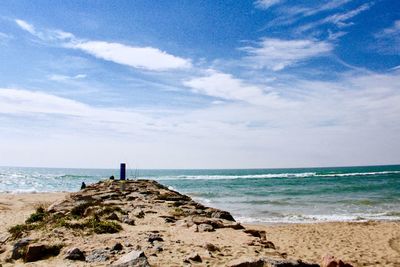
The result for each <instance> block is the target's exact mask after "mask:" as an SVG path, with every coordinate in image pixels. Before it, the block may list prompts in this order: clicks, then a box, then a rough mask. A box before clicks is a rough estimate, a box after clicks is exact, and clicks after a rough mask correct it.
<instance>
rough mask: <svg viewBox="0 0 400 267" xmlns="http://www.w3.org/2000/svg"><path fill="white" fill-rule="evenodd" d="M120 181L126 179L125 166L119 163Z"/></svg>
mask: <svg viewBox="0 0 400 267" xmlns="http://www.w3.org/2000/svg"><path fill="white" fill-rule="evenodd" d="M120 170H121V171H120V176H119V177H120V179H121V180H125V178H126V164H125V163H121V169H120Z"/></svg>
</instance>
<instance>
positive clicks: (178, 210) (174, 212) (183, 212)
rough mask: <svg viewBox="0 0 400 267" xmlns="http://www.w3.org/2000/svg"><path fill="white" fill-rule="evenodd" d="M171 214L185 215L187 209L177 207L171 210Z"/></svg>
mask: <svg viewBox="0 0 400 267" xmlns="http://www.w3.org/2000/svg"><path fill="white" fill-rule="evenodd" d="M171 214H172V215H173V216H176V217H180V216H184V215H185V211H184V210H183V209H181V208H175V209H173V210H172V211H171Z"/></svg>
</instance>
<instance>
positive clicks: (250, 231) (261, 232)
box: [244, 229, 267, 240]
mask: <svg viewBox="0 0 400 267" xmlns="http://www.w3.org/2000/svg"><path fill="white" fill-rule="evenodd" d="M244 232H245V233H246V234H249V235H251V236H254V237H258V238H260V239H261V240H266V239H267V235H266V233H265V231H264V230H254V229H247V230H244Z"/></svg>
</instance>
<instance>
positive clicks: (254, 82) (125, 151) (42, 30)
mask: <svg viewBox="0 0 400 267" xmlns="http://www.w3.org/2000/svg"><path fill="white" fill-rule="evenodd" d="M0 63H1V64H0V166H47V167H101V168H107V167H117V166H118V165H117V164H118V163H119V162H121V161H126V162H127V163H128V164H129V165H130V166H134V167H135V168H256V167H263V168H273V167H302V166H345V165H369V164H396V163H400V5H399V3H398V1H397V0H374V1H358V0H327V1H323V0H321V1H306V0H304V1H293V0H290V1H289V0H257V1H213V0H209V1H189V0H185V1H178V0H177V1H147V0H143V1H44V0H43V1H1V2H0Z"/></svg>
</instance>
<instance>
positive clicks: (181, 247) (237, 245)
mask: <svg viewBox="0 0 400 267" xmlns="http://www.w3.org/2000/svg"><path fill="white" fill-rule="evenodd" d="M65 196H66V193H37V194H0V238H4V237H5V236H6V234H7V229H8V228H9V227H10V226H12V225H15V224H18V223H23V222H24V221H25V219H26V218H27V217H28V216H29V214H31V213H32V212H34V210H35V208H37V207H38V206H39V205H45V206H48V205H50V204H51V203H53V202H55V201H59V200H61V199H63V198H64V197H65ZM144 222H146V221H144ZM153 223H154V221H153V222H152V220H151V218H149V221H147V226H146V223H144V224H142V225H141V226H140V230H143V229H146V228H147V229H148V230H151V228H152V227H153ZM137 227H139V226H137ZM161 228H162V229H161ZM161 228H160V227H159V228H157V229H158V230H160V231H161V232H164V233H166V235H168V236H169V238H171V239H174V240H180V241H179V242H177V243H174V245H173V247H172V245H171V248H172V249H173V250H176V251H179V252H180V253H190V252H191V251H192V248H191V247H189V246H188V244H191V245H193V246H197V247H199V246H201V244H203V243H204V242H209V243H218V242H220V246H221V242H222V243H224V242H226V241H221V240H223V239H224V238H225V239H226V235H228V238H227V240H228V241H229V242H228V243H226V249H225V250H222V251H221V253H225V254H226V255H229V257H227V260H228V258H229V259H232V258H235V257H237V258H240V257H241V256H243V255H247V253H252V254H254V251H250V250H249V251H247V250H244V249H243V246H242V245H243V244H245V243H248V242H250V241H251V240H250V239H249V238H247V237H246V236H243V235H238V234H236V233H235V232H233V231H228V230H232V229H218V231H217V232H205V233H196V234H201V238H199V236H196V235H195V234H194V233H193V232H191V231H189V230H187V229H184V230H182V231H176V230H171V229H169V228H168V227H164V226H163V227H161ZM246 228H251V229H259V230H265V231H266V236H267V240H268V241H271V242H272V243H273V244H274V245H275V247H276V249H277V251H279V253H281V255H283V256H284V257H287V258H290V259H302V260H303V261H307V262H314V263H319V262H320V260H321V257H322V256H323V255H325V254H327V253H329V254H331V255H334V256H335V257H336V258H338V259H342V260H343V261H345V262H347V263H350V264H352V265H354V266H400V222H364V223H347V222H332V223H318V224H285V225H246ZM128 232H129V231H128ZM128 235H129V233H128ZM84 239H85V240H84ZM84 239H82V240H81V243H82V246H85V245H86V246H87V247H88V245H87V243H88V242H90V240H91V238H84ZM101 239H102V240H100V242H105V243H107V236H105V237H104V238H101ZM121 239H122V237H121ZM0 241H1V240H0ZM97 241H99V240H97ZM93 242H94V241H93ZM229 243H230V244H229ZM110 245H112V244H110ZM228 245H229V246H228ZM228 247H229V249H228ZM0 248H1V247H0ZM257 253H259V252H257ZM268 253H269V252H268ZM3 254H4V253H3ZM200 254H201V253H200ZM170 255H171V254H170V253H166V252H164V254H163V257H164V259H165V257H166V258H167V260H169V261H170V264H171V266H181V265H182V262H181V261H177V259H176V258H174V257H171V256H170ZM260 255H261V256H262V252H261V253H260ZM3 256H4V255H1V254H0V259H3V260H4V257H3ZM201 256H202V257H206V256H204V255H201ZM158 258H160V257H158ZM0 262H1V261H0ZM149 262H150V263H151V264H153V265H155V266H161V265H160V262H159V261H158V260H157V258H156V257H150V258H149ZM1 263H2V264H3V266H11V265H9V264H7V263H4V262H1ZM221 263H222V262H220V264H221ZM17 264H22V262H20V263H18V262H17ZM53 264H63V263H62V262H61V261H60V260H59V259H50V260H46V261H41V262H38V263H28V264H27V265H28V266H44V265H45V266H46V265H47V266H52V265H53ZM64 264H65V263H64ZM220 264H217V265H212V266H218V265H220ZM76 265H82V266H87V265H85V264H84V263H79V264H77V263H74V264H72V265H71V266H76ZM94 265H96V264H94ZM100 265H101V264H100ZM193 266H205V264H204V263H203V264H198V265H196V264H194V265H193Z"/></svg>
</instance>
